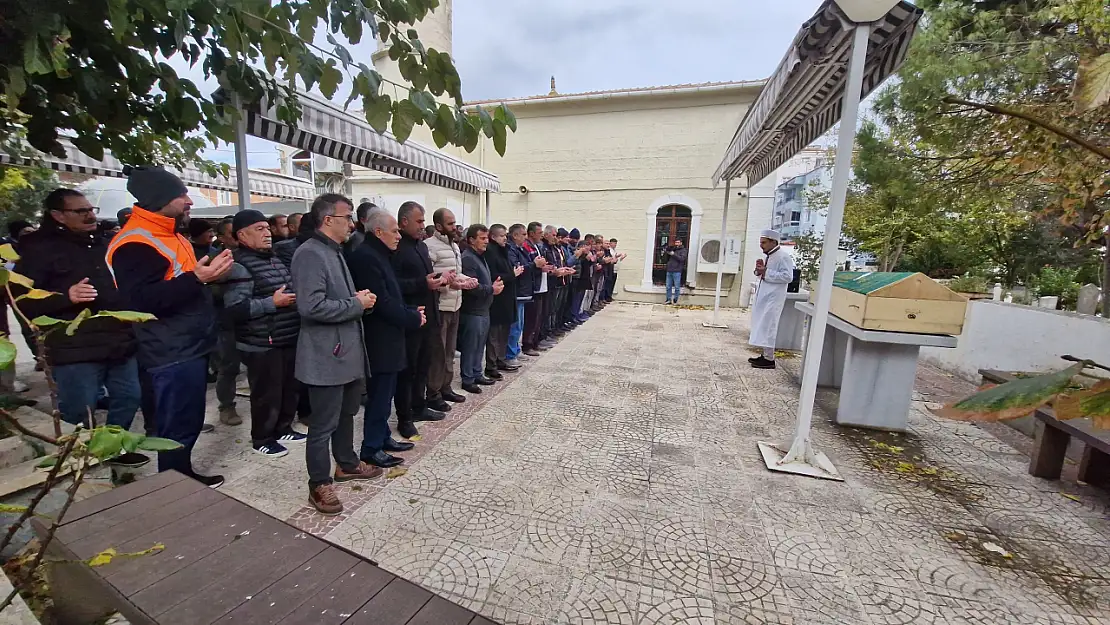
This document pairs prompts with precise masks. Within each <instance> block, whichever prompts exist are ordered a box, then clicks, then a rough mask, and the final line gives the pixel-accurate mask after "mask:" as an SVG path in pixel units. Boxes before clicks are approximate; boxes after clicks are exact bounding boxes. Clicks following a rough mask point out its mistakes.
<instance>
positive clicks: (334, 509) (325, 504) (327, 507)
mask: <svg viewBox="0 0 1110 625" xmlns="http://www.w3.org/2000/svg"><path fill="white" fill-rule="evenodd" d="M308 502H309V503H311V504H312V507H313V508H316V511H317V512H319V513H320V514H325V515H328V516H334V515H336V514H339V513H340V512H343V504H342V503H341V502H340V501H339V497H338V496H337V495H336V494H335V486H334V485H332V484H321V485H319V486H317V487H316V488H313V489H312V492H310V493H309V494H308Z"/></svg>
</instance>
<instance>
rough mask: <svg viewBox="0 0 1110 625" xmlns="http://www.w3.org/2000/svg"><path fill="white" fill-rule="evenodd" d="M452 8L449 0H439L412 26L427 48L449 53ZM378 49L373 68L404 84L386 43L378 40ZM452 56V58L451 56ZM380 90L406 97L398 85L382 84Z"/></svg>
mask: <svg viewBox="0 0 1110 625" xmlns="http://www.w3.org/2000/svg"><path fill="white" fill-rule="evenodd" d="M451 24H452V10H451V0H439V7H437V8H436V10H435V11H433V12H431V13H429V14H428V15H427V16H425V17H424V19H423V20H422V21H420V22H419V23H417V24H416V26H414V27H413V28H415V29H416V32H418V33H419V34H420V41H421V43H423V44H424V47H425V48H427V49H433V48H434V49H436V50H438V51H439V52H446V53H448V54H451V50H452V47H451V32H452V25H451ZM378 46H379V49H378V51H377V52H376V53H375V54H374V69H376V70H378V73H380V74H381V75H382V77H383V78H386V79H388V80H391V81H393V82H395V83H398V84H402V85H403V84H405V80H404V78H402V77H401V72H400V71H399V70H398V69H397V63H396V62H394V61H392V60H391V59H390V58H389V48H388V47H387V46H388V43H381V42H380V41H379V42H378ZM452 58H454V57H453V56H452ZM382 91H383V92H384V93H387V94H389V97H391V98H392V97H394V91H396V92H397V95H399V96H400V97H407V94H405V93H403V92H402V91H401V89H400V87H396V88H395V87H394V86H393V85H390V84H388V83H383V84H382Z"/></svg>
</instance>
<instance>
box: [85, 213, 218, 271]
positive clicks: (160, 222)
mask: <svg viewBox="0 0 1110 625" xmlns="http://www.w3.org/2000/svg"><path fill="white" fill-rule="evenodd" d="M124 243H143V244H145V245H149V246H151V247H153V248H154V249H156V250H158V253H159V254H161V255H162V256H163V257H164V258H165V259H166V260H167V261H169V263H170V267H169V269H167V270H166V279H167V280H172V279H173V278H176V277H177V276H180V275H181V274H183V273H185V272H188V271H192V270H193V269H194V268H196V266H197V257H196V255H195V254H194V253H193V246H192V244H190V243H189V241H188V240H186V239H185V237H183V236H181V235H180V234H178V233H177V222H176V221H175V220H174V219H173V218H172V217H166V216H164V215H159V214H158V213H152V212H150V211H148V210H145V209H142V208H139V207H138V206H135V207H133V208H132V209H131V218H130V219H128V220H127V225H125V226H124V227H123V229H122V230H120V231H119V233H118V234H117V235H116V236H114V237H112V242H111V243H109V244H108V254H107V256H106V260H107V261H108V270H109V271H111V272H112V276H113V279H114V277H115V275H116V272H115V269H113V267H112V256H113V255H114V254H115V253H116V250H117V249H119V247H120V246H121V245H123V244H124Z"/></svg>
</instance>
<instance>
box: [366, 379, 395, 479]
mask: <svg viewBox="0 0 1110 625" xmlns="http://www.w3.org/2000/svg"><path fill="white" fill-rule="evenodd" d="M395 392H397V373H396V372H394V373H372V374H370V377H369V378H368V379H367V382H366V411H365V412H364V413H363V423H362V450H361V451H360V452H359V457H360V458H363V459H366V458H369V457H370V456H373V455H374V454H376V453H378V452H379V451H381V450H382V447H384V446H385V441H386V440H387V439H389V413H390V411H391V410H392V408H391V406H392V404H393V394H394V393H395Z"/></svg>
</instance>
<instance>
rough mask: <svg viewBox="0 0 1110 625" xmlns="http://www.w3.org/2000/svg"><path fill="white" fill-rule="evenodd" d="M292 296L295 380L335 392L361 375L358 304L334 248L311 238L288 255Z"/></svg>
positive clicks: (324, 239)
mask: <svg viewBox="0 0 1110 625" xmlns="http://www.w3.org/2000/svg"><path fill="white" fill-rule="evenodd" d="M290 271H291V272H292V274H293V291H294V292H296V294H297V312H299V313H300V314H301V334H300V337H298V339H297V365H296V377H297V379H298V380H300V381H301V382H304V383H305V384H310V385H312V386H339V385H341V384H347V383H349V382H354V381H355V380H360V379H362V378H364V377H365V376H366V375H367V372H368V371H369V364H368V362H367V360H366V343H365V341H364V340H363V333H362V314H363V309H362V304H360V303H359V301H358V298H356V297H355V284H354V282H353V281H352V280H351V272H350V271H348V269H347V263H346V261H344V260H343V254H342V250H341V248H340V247H339V245H338V244H337V243H335V242H334V241H332V240H331V239H328V238H327V237H324V236H323V235H321V234H319V233H317V234H315V235H313V237H312V238H311V239H309V240H308V241H305V242H304V244H302V245H301V246H300V247H298V248H297V251H296V253H295V254H293V265H292V267H291V268H290Z"/></svg>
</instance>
